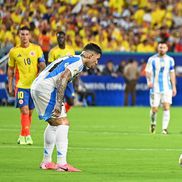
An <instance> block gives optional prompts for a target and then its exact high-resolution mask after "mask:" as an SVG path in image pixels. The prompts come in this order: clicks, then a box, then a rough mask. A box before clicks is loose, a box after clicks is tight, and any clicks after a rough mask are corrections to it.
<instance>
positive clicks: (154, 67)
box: [145, 54, 175, 93]
mask: <svg viewBox="0 0 182 182" xmlns="http://www.w3.org/2000/svg"><path fill="white" fill-rule="evenodd" d="M174 65H175V63H174V59H173V58H172V57H170V56H168V55H164V56H163V57H159V55H158V54H155V55H153V56H151V57H150V58H149V59H148V62H147V66H146V69H145V71H146V72H149V73H151V75H152V83H153V88H152V89H150V93H167V92H172V86H171V80H170V72H174Z"/></svg>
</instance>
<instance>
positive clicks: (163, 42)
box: [158, 41, 167, 45]
mask: <svg viewBox="0 0 182 182" xmlns="http://www.w3.org/2000/svg"><path fill="white" fill-rule="evenodd" d="M159 44H166V45H167V41H160V42H158V45H159Z"/></svg>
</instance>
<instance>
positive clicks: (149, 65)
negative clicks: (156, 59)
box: [145, 58, 152, 73]
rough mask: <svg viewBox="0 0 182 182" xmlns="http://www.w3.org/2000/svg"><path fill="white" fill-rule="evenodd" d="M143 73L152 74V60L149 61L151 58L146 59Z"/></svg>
mask: <svg viewBox="0 0 182 182" xmlns="http://www.w3.org/2000/svg"><path fill="white" fill-rule="evenodd" d="M145 71H146V72H149V73H151V72H152V59H151V58H149V59H148V62H147V65H146V68H145Z"/></svg>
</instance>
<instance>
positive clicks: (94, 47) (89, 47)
mask: <svg viewBox="0 0 182 182" xmlns="http://www.w3.org/2000/svg"><path fill="white" fill-rule="evenodd" d="M83 51H94V52H96V53H98V54H100V55H102V50H101V48H100V47H99V46H98V45H97V44H94V43H88V44H87V45H86V46H85V47H84V48H83Z"/></svg>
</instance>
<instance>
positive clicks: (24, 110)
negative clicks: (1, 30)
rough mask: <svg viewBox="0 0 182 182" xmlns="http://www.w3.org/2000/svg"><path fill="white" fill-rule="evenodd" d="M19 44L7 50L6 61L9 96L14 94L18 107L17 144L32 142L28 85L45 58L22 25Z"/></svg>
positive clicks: (31, 108) (43, 63)
mask: <svg viewBox="0 0 182 182" xmlns="http://www.w3.org/2000/svg"><path fill="white" fill-rule="evenodd" d="M19 36H20V41H21V42H20V45H18V46H16V47H14V48H12V49H11V50H10V52H9V61H8V66H9V67H8V91H9V94H10V95H11V96H14V94H15V95H16V107H17V108H20V114H21V133H20V136H19V138H18V141H17V142H18V144H21V145H26V144H29V145H31V144H33V140H32V138H31V134H30V125H31V120H32V112H33V109H34V107H35V106H34V103H33V101H32V98H31V95H30V86H31V84H32V82H33V80H34V79H35V78H36V77H37V73H38V72H40V71H42V70H43V69H44V68H45V67H46V65H45V59H44V56H43V52H42V50H41V48H40V46H38V45H36V44H32V43H31V42H30V29H29V27H27V26H23V27H21V28H20V30H19ZM14 76H15V80H16V85H15V86H16V88H15V93H14V89H13V79H14Z"/></svg>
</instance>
